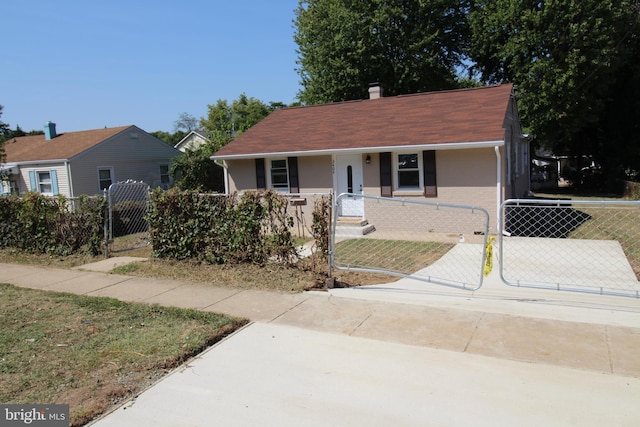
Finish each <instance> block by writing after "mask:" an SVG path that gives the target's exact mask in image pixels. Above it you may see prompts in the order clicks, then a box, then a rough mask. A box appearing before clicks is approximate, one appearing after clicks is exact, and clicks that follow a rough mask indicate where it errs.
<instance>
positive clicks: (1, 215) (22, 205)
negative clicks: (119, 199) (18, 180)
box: [0, 193, 106, 255]
mask: <svg viewBox="0 0 640 427" xmlns="http://www.w3.org/2000/svg"><path fill="white" fill-rule="evenodd" d="M105 204H106V201H105V200H104V198H102V197H88V196H81V197H79V198H78V199H76V200H74V201H73V203H71V200H69V199H67V198H65V197H64V196H57V197H55V198H50V197H46V196H43V195H42V194H39V193H28V194H27V195H25V196H24V197H22V198H18V197H15V196H9V197H2V198H0V247H3V248H18V249H21V250H25V251H28V252H35V253H47V254H53V255H70V254H75V253H80V252H83V253H90V254H92V255H97V254H98V253H100V251H101V249H102V242H103V233H104V229H103V226H104V219H105Z"/></svg>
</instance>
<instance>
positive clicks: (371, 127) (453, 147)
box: [212, 84, 530, 229]
mask: <svg viewBox="0 0 640 427" xmlns="http://www.w3.org/2000/svg"><path fill="white" fill-rule="evenodd" d="M369 91H370V99H367V100H360V101H349V102H339V103H333V104H325V105H316V106H307V107H297V108H285V109H280V110H275V111H274V112H272V113H271V114H270V115H269V116H267V117H266V118H265V119H264V120H262V121H261V122H259V123H258V124H256V125H255V126H253V127H252V128H250V129H249V130H247V131H246V132H244V133H243V134H241V135H240V136H238V137H237V138H236V139H235V140H234V141H232V142H231V143H230V144H228V145H227V146H225V147H223V148H222V149H220V150H219V151H218V152H217V153H216V154H215V155H214V156H213V157H212V158H213V159H214V160H216V162H217V163H218V164H221V165H223V166H224V168H225V171H226V176H225V187H226V192H227V193H231V192H234V191H244V190H255V189H268V188H272V189H276V190H278V191H282V192H285V193H321V192H333V193H335V194H340V193H363V194H367V195H374V196H385V197H401V198H405V199H409V198H413V199H417V200H425V201H430V202H442V203H453V204H462V205H474V206H480V207H483V208H485V209H487V210H488V211H489V214H490V216H491V217H492V218H493V221H492V229H495V228H494V227H495V224H496V222H495V219H496V217H497V211H498V208H499V206H500V204H501V202H502V201H503V200H504V199H505V198H512V197H521V196H524V195H525V194H526V193H527V192H528V191H529V163H530V160H529V142H528V139H527V138H526V137H525V136H523V135H522V132H521V128H520V121H519V118H518V112H517V108H516V102H515V94H514V90H513V86H512V85H510V84H506V85H497V86H487V87H481V88H472V89H462V90H451V91H441V92H429V93H420V94H415V95H403V96H395V97H386V98H385V97H382V96H381V95H382V94H381V92H382V88H380V87H372V88H370V90H369ZM343 208H344V206H343ZM337 214H338V215H341V216H353V217H360V218H362V219H366V215H367V212H366V205H365V203H361V204H359V205H356V206H354V205H353V204H349V211H343V212H337Z"/></svg>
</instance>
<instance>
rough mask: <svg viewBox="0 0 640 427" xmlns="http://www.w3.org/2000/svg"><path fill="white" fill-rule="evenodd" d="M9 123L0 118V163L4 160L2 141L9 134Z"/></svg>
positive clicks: (1, 108)
mask: <svg viewBox="0 0 640 427" xmlns="http://www.w3.org/2000/svg"><path fill="white" fill-rule="evenodd" d="M3 109H4V106H2V105H0V117H2V110H3ZM9 132H10V130H9V125H8V124H7V123H4V122H3V121H2V120H0V163H2V162H4V161H5V158H6V154H5V152H4V142H5V141H6V140H7V136H8V134H9Z"/></svg>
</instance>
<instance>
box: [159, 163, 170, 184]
mask: <svg viewBox="0 0 640 427" xmlns="http://www.w3.org/2000/svg"><path fill="white" fill-rule="evenodd" d="M160 184H162V186H163V187H165V186H167V187H168V186H169V185H170V184H171V177H170V176H169V165H160Z"/></svg>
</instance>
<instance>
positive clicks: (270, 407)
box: [94, 323, 640, 427]
mask: <svg viewBox="0 0 640 427" xmlns="http://www.w3.org/2000/svg"><path fill="white" fill-rule="evenodd" d="M639 398H640V379H638V378H628V377H621V376H614V375H608V374H603V373H596V372H589V371H583V370H575V369H566V368H561V367H558V366H551V365H544V364H531V363H522V362H516V361H511V360H504V359H495V358H491V357H484V356H478V355H469V354H465V353H459V352H454V351H446V350H438V349H433V348H426V347H418V346H412V345H403V344H397V343H390V342H385V341H379V340H371V339H365V338H356V337H349V336H346V335H340V334H332V333H325V332H318V331H311V330H308V329H301V328H298V327H292V326H287V325H278V324H266V323H253V324H251V325H250V326H248V327H246V328H245V329H243V330H241V331H240V332H238V333H236V334H235V335H233V336H232V337H230V338H228V339H226V340H225V341H223V342H221V343H219V344H218V345H217V346H215V347H213V348H212V349H210V350H209V351H207V352H206V353H204V354H202V355H201V356H200V357H199V358H197V359H195V360H193V361H192V362H190V363H189V364H188V365H187V366H185V367H183V368H182V369H180V370H178V371H176V372H174V373H173V374H172V375H170V376H169V377H167V378H166V379H164V380H162V381H161V382H160V383H159V384H157V385H156V386H155V387H152V388H151V389H149V390H148V391H146V392H145V393H143V394H142V395H140V396H139V397H138V398H137V399H136V400H135V401H133V402H131V403H129V404H128V405H126V406H125V407H123V408H120V409H118V410H116V411H115V412H114V413H112V414H110V415H109V416H107V417H106V418H104V419H102V420H100V421H98V422H97V423H95V424H94V425H95V426H97V427H109V426H114V427H116V426H117V427H122V426H153V427H158V426H166V427H174V426H211V425H224V426H280V427H282V426H300V425H305V426H329V425H330V426H367V427H371V426H385V427H386V426H390V425H397V426H470V425H474V426H492V427H495V426H503V425H517V426H535V427H539V426H543V425H544V426H569V425H575V426H603V425H615V426H635V425H637V421H638V420H639V419H640V405H638V404H637V403H638V399H639Z"/></svg>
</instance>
